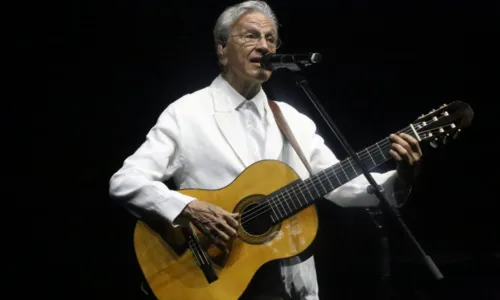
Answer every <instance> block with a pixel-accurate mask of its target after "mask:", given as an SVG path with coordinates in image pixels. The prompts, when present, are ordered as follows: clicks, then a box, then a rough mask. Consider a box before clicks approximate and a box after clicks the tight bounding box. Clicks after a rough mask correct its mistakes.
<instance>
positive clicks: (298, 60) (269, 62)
mask: <svg viewBox="0 0 500 300" xmlns="http://www.w3.org/2000/svg"><path fill="white" fill-rule="evenodd" d="M320 61H321V54H319V53H314V52H313V53H307V54H306V53H298V54H276V53H268V54H265V55H264V56H263V57H262V59H261V61H260V65H261V66H262V67H263V68H265V69H269V70H275V69H280V68H288V69H290V70H294V71H297V70H300V68H299V67H298V65H297V64H301V65H304V66H309V65H311V64H316V63H319V62H320Z"/></svg>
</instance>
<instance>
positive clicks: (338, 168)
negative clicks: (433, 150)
mask: <svg viewBox="0 0 500 300" xmlns="http://www.w3.org/2000/svg"><path fill="white" fill-rule="evenodd" d="M435 121H437V120H435ZM435 121H434V122H435ZM431 123H432V122H431ZM431 123H429V124H431ZM421 124H422V123H421ZM421 124H415V125H416V129H415V130H416V131H417V134H418V135H419V138H420V139H421V138H422V137H421V134H425V133H428V132H432V131H438V130H439V129H430V130H423V131H421V132H418V128H420V127H421ZM429 124H427V125H429ZM442 127H451V125H445V126H442ZM405 131H408V132H405ZM401 132H405V133H411V134H414V132H413V130H412V128H411V127H410V126H408V127H407V129H404V130H402V131H401ZM387 141H388V140H387V139H386V140H384V142H383V143H380V144H379V143H377V144H379V146H380V145H382V147H381V148H385V147H386V146H387ZM375 146H376V145H374V146H370V147H368V148H366V149H369V148H371V147H375ZM366 149H365V150H366ZM365 150H361V151H360V152H359V153H360V154H361V152H363V151H365ZM386 150H388V149H386ZM370 151H371V150H370ZM370 151H365V152H367V154H366V155H360V158H362V159H364V158H367V157H369V156H370V154H369V152H370ZM375 155H376V157H378V156H381V154H378V153H377V154H375ZM372 156H373V155H372ZM382 157H383V158H384V160H383V162H384V161H385V160H386V158H385V155H382ZM346 160H347V161H349V162H350V160H352V159H351V158H348V159H346ZM346 160H344V161H346ZM342 162H343V161H342ZM342 162H340V163H338V164H336V165H334V166H333V167H331V168H327V169H325V170H326V171H327V172H329V171H331V170H333V171H334V172H335V175H337V173H338V171H339V170H340V169H342V170H343V167H342ZM350 164H351V168H352V169H353V170H354V171H355V173H356V170H355V169H354V167H353V164H352V162H350ZM347 167H349V166H347ZM325 170H322V171H320V172H318V175H319V173H321V172H323V173H325V174H326V172H324V171H325ZM347 170H349V169H347ZM343 171H344V170H343ZM344 172H345V171H344ZM345 175H347V174H345ZM315 177H316V178H314V177H312V179H311V180H310V182H311V183H312V184H310V185H309V186H311V185H312V186H314V185H315V184H317V182H319V183H320V184H321V185H323V182H324V181H325V180H324V179H320V178H319V176H315ZM346 177H347V179H348V180H351V179H349V177H348V176H346ZM310 178H311V177H309V178H308V179H310ZM315 179H316V181H317V182H316V183H314V180H315ZM326 179H327V180H328V181H329V179H328V177H327V178H326ZM306 180H307V179H306ZM306 180H304V181H301V182H299V183H298V184H296V186H297V187H298V189H297V190H298V191H299V192H301V189H302V188H303V186H305V187H307V183H306V182H305V181H306ZM301 185H302V186H301ZM294 188H295V184H293V185H292V186H291V187H289V188H286V189H285V190H284V191H287V189H290V190H291V191H292V192H293V193H294V194H295V196H296V195H297V193H296V191H297V190H294ZM323 188H324V187H323ZM308 192H309V188H308ZM309 193H310V192H309ZM280 194H283V192H281V193H280ZM280 194H278V195H277V196H274V197H271V198H269V199H268V200H269V202H271V201H272V202H276V200H280V199H279V195H280ZM310 194H311V193H310ZM327 194H328V193H327ZM311 196H312V194H311ZM275 197H277V198H275ZM320 197H321V196H320ZM283 198H284V199H283V200H282V201H278V202H276V204H275V205H274V206H273V204H272V203H270V205H265V204H266V203H267V202H266V201H263V202H261V203H259V205H257V206H256V207H253V208H251V209H249V210H248V211H247V212H251V211H254V210H257V209H259V207H260V206H264V207H263V208H266V207H269V206H270V207H271V209H272V208H273V207H275V208H278V210H279V211H280V212H281V209H280V208H279V204H281V206H282V207H283V209H284V210H285V212H286V208H285V206H284V205H283V202H285V203H286V204H287V206H288V207H289V208H290V210H291V207H290V206H289V205H288V202H289V201H288V200H290V199H293V197H288V198H287V196H285V195H283ZM295 198H297V197H295ZM299 203H300V204H301V205H302V203H301V202H300V200H299ZM301 208H303V206H302V207H301ZM261 211H262V210H261ZM266 212H267V210H266ZM255 213H257V211H256V212H254V213H253V214H250V215H248V216H247V217H246V221H244V220H243V219H244V216H242V222H248V221H251V220H252V219H254V218H255V217H257V216H258V215H257V216H255ZM273 213H274V215H275V216H276V217H277V218H278V216H277V215H276V213H275V212H274V210H273ZM252 215H254V216H252ZM249 218H250V219H249ZM278 219H279V218H278ZM243 224H244V223H243Z"/></svg>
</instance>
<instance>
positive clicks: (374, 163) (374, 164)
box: [365, 149, 377, 167]
mask: <svg viewBox="0 0 500 300" xmlns="http://www.w3.org/2000/svg"><path fill="white" fill-rule="evenodd" d="M365 150H366V152H367V153H368V156H369V157H370V159H371V160H372V162H373V166H374V167H375V166H377V163H376V162H375V160H374V159H373V157H372V155H371V153H370V151H368V149H365Z"/></svg>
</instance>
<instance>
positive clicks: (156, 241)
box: [134, 160, 318, 300]
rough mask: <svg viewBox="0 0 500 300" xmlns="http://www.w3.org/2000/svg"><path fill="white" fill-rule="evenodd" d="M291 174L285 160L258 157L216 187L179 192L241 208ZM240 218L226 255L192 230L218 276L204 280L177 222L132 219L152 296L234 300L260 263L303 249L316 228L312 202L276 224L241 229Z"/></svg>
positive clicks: (289, 179) (248, 206)
mask: <svg viewBox="0 0 500 300" xmlns="http://www.w3.org/2000/svg"><path fill="white" fill-rule="evenodd" d="M297 179H298V176H297V174H296V173H295V172H294V171H293V170H292V169H291V168H290V167H288V166H287V165H286V164H284V163H282V162H279V161H274V160H264V161H260V162H257V163H255V164H253V165H251V166H249V167H248V168H247V169H245V170H244V171H243V172H242V173H241V174H240V175H239V176H238V178H236V179H235V180H234V181H233V182H232V183H231V184H230V185H228V186H226V187H224V188H222V189H219V190H199V189H186V190H179V192H180V193H182V194H185V195H189V196H192V197H195V198H197V199H200V200H203V201H206V202H210V203H213V204H216V205H218V206H220V207H222V208H223V209H225V210H226V211H229V212H240V213H241V212H242V211H244V210H246V209H251V208H252V207H253V209H255V206H256V205H258V202H259V200H260V199H262V198H263V197H264V196H265V195H268V194H271V193H272V192H274V191H276V190H279V189H280V188H281V187H283V186H286V185H287V184H289V183H291V182H293V181H295V180H297ZM284 205H286V204H284ZM255 211H258V209H255ZM254 221H255V220H254ZM243 223H244V222H243V221H242V222H241V226H240V228H239V232H238V234H239V237H238V238H237V239H235V240H234V241H233V242H232V244H231V245H230V247H229V253H228V254H224V253H223V252H222V251H220V250H219V249H218V248H216V247H215V246H213V245H211V244H210V243H209V242H208V240H207V239H206V238H205V237H204V236H203V235H201V234H199V233H198V232H197V235H198V237H199V239H200V242H201V244H202V247H203V248H204V249H206V251H207V253H208V255H209V256H210V257H211V258H212V261H213V264H212V265H213V268H214V270H215V271H216V273H217V276H218V280H216V281H214V282H212V283H210V284H209V283H208V282H207V280H206V278H205V276H204V274H203V272H202V271H201V270H200V268H199V267H198V265H197V264H196V260H195V258H194V257H193V254H192V252H191V251H190V250H189V248H188V247H187V245H186V240H185V238H184V236H183V234H182V231H181V229H180V228H179V227H175V228H174V227H172V226H170V225H168V224H162V226H161V227H159V229H155V230H153V229H152V227H151V226H150V225H148V224H146V223H145V222H143V221H139V222H137V224H136V227H135V232H134V247H135V252H136V256H137V260H138V263H139V265H140V268H141V269H142V272H143V274H144V276H145V278H146V280H147V282H148V284H149V286H150V287H151V290H152V291H153V293H154V294H155V296H156V297H157V298H158V299H175V300H183V299H189V300H197V299H200V300H221V299H224V300H231V299H235V300H236V299H238V298H239V297H240V296H241V295H242V294H243V292H244V291H245V289H246V288H247V286H248V284H249V283H250V281H251V280H252V278H253V276H254V275H255V273H256V272H257V270H258V269H259V268H260V267H261V266H262V265H264V264H265V263H267V262H270V261H272V260H277V259H286V258H291V257H294V256H297V255H299V254H301V253H303V252H304V251H305V250H307V249H308V248H309V246H310V245H311V244H312V242H313V241H314V239H315V237H316V233H317V229H318V217H317V212H316V208H315V206H314V205H311V206H308V207H306V208H304V209H303V210H301V211H299V212H298V213H296V214H295V215H294V216H292V217H289V218H287V219H285V220H284V221H283V222H281V223H280V224H277V225H269V226H266V225H265V222H260V223H264V224H263V226H264V227H260V228H259V226H257V227H255V226H253V227H248V228H246V227H245V225H244V224H243ZM253 224H254V225H255V224H258V222H257V223H256V222H254V223H253Z"/></svg>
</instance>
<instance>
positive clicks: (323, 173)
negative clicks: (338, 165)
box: [321, 171, 335, 190]
mask: <svg viewBox="0 0 500 300" xmlns="http://www.w3.org/2000/svg"><path fill="white" fill-rule="evenodd" d="M321 173H322V175H323V176H324V177H326V180H327V181H328V184H330V188H329V190H333V189H334V188H335V186H334V185H333V184H332V182H331V181H330V179H329V178H328V176H325V175H326V174H325V172H324V171H322V172H321Z"/></svg>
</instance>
